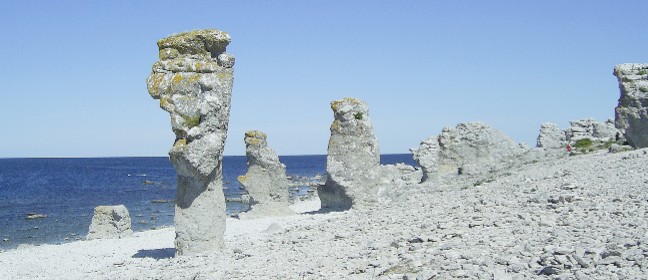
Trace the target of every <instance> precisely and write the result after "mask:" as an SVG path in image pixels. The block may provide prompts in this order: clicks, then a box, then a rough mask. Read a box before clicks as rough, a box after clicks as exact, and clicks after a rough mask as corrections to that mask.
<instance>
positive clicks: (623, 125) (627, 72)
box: [614, 64, 648, 148]
mask: <svg viewBox="0 0 648 280" xmlns="http://www.w3.org/2000/svg"><path fill="white" fill-rule="evenodd" d="M614 75H615V76H616V77H617V79H618V80H619V89H620V90H621V97H620V98H619V105H618V106H617V107H616V114H615V116H616V127H617V128H618V129H619V130H621V131H622V132H623V133H624V135H625V138H626V140H627V141H628V143H629V144H630V145H631V146H633V147H635V148H643V147H648V64H619V65H617V66H616V67H615V68H614Z"/></svg>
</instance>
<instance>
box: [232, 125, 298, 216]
mask: <svg viewBox="0 0 648 280" xmlns="http://www.w3.org/2000/svg"><path fill="white" fill-rule="evenodd" d="M244 140H245V154H246V156H247V167H248V170H247V173H246V174H245V175H242V176H239V177H238V181H239V182H240V183H241V184H242V185H243V187H245V189H246V190H247V192H248V194H249V195H250V206H251V207H252V208H251V209H250V211H248V212H245V213H240V214H239V217H240V218H256V217H264V216H283V215H290V214H293V213H294V212H293V211H292V210H290V208H288V188H289V187H290V182H288V179H287V177H286V166H285V165H283V164H282V163H281V162H279V156H277V154H276V153H275V152H274V151H273V150H272V149H271V148H270V147H268V142H267V136H266V134H265V133H263V132H261V131H248V132H246V133H245V139H244Z"/></svg>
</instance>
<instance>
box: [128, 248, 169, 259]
mask: <svg viewBox="0 0 648 280" xmlns="http://www.w3.org/2000/svg"><path fill="white" fill-rule="evenodd" d="M175 254H176V249H175V248H164V249H152V250H139V251H137V254H135V255H133V256H132V257H133V258H138V259H143V258H152V259H156V260H161V259H170V258H173V257H175Z"/></svg>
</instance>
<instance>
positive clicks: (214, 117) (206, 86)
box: [146, 30, 234, 255]
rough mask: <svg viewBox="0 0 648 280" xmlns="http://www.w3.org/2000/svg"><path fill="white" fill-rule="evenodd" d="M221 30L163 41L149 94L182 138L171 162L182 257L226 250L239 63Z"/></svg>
mask: <svg viewBox="0 0 648 280" xmlns="http://www.w3.org/2000/svg"><path fill="white" fill-rule="evenodd" d="M229 43H230V36H229V35H228V34H227V33H225V32H223V31H219V30H197V31H191V32H185V33H180V34H177V35H173V36H170V37H167V38H164V39H161V40H159V41H158V47H159V49H160V60H159V61H158V62H156V63H155V64H153V73H151V76H149V77H148V79H147V80H146V83H147V86H148V91H149V93H150V94H151V96H152V97H153V98H154V99H159V100H160V107H161V108H162V109H164V110H165V111H167V112H169V113H170V115H171V128H172V130H173V132H174V133H175V135H176V139H175V142H174V144H173V147H172V148H171V151H169V156H170V159H171V163H172V164H173V167H174V169H175V171H176V173H177V175H178V191H177V194H176V200H175V228H176V240H175V244H176V254H178V255H190V254H196V253H200V252H210V251H214V250H218V249H220V248H222V247H223V246H224V244H223V234H224V232H225V198H224V196H223V183H222V177H223V174H222V168H221V162H222V158H223V147H224V144H225V138H226V137H227V127H228V122H229V112H230V100H231V93H232V84H233V81H234V80H233V73H234V69H233V68H232V67H233V66H234V57H233V56H232V55H230V54H228V53H226V52H225V49H226V47H227V45H228V44H229Z"/></svg>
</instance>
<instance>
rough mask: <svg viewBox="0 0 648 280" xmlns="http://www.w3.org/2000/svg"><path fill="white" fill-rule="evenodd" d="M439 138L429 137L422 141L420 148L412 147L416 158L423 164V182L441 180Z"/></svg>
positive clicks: (411, 150) (420, 164)
mask: <svg viewBox="0 0 648 280" xmlns="http://www.w3.org/2000/svg"><path fill="white" fill-rule="evenodd" d="M440 148H441V147H440V146H439V138H438V137H437V136H432V137H428V138H427V139H425V140H423V141H422V142H421V145H420V146H419V148H418V149H410V152H411V153H412V156H413V158H414V160H415V161H416V162H417V163H418V164H419V166H421V169H422V171H423V176H422V177H421V182H430V183H434V182H438V180H439V165H438V156H439V149H440Z"/></svg>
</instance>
